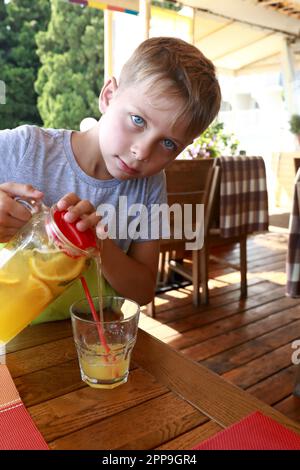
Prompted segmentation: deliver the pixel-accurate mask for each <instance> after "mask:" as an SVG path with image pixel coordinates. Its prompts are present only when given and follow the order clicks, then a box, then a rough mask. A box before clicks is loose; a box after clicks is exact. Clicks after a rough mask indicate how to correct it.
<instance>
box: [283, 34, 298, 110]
mask: <svg viewBox="0 0 300 470" xmlns="http://www.w3.org/2000/svg"><path fill="white" fill-rule="evenodd" d="M282 62H283V64H282V71H283V77H284V81H283V86H284V95H285V99H286V102H287V109H288V112H289V114H290V116H291V115H292V114H299V111H300V110H297V109H296V108H297V97H296V92H295V88H296V79H295V64H294V58H293V51H292V49H291V45H290V42H289V40H288V39H287V38H285V37H284V38H283V39H282Z"/></svg>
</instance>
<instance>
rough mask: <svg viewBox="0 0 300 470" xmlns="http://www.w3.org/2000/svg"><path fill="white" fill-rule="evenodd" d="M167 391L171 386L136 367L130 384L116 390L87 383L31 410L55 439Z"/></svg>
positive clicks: (36, 419) (45, 432)
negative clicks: (104, 388)
mask: <svg viewBox="0 0 300 470" xmlns="http://www.w3.org/2000/svg"><path fill="white" fill-rule="evenodd" d="M82 383H83V382H82ZM167 392H168V389H167V388H166V387H165V386H163V385H161V384H159V383H158V382H156V381H155V379H154V378H153V376H151V375H150V374H148V373H147V372H145V371H144V370H142V369H135V370H133V371H131V372H130V374H129V378H128V382H127V384H126V386H122V387H119V388H115V389H113V390H99V389H95V388H91V387H89V386H85V387H84V388H82V389H80V390H76V391H74V392H71V393H68V394H66V395H62V396H60V397H57V398H55V399H53V400H49V401H45V402H44V403H41V404H39V405H36V406H32V407H30V408H29V412H30V414H31V416H32V417H33V419H34V421H35V422H36V423H37V425H38V428H39V429H40V431H41V432H42V434H43V436H44V438H45V439H46V440H47V441H52V440H54V439H57V438H59V437H60V436H64V435H66V434H69V433H72V432H74V431H77V430H78V429H80V428H82V427H83V428H86V427H88V426H90V425H91V424H93V423H95V422H97V421H101V420H103V419H104V418H107V417H108V416H111V415H114V414H118V413H120V412H121V411H124V410H126V409H129V408H132V407H135V406H137V405H139V404H140V403H143V402H147V401H148V400H152V399H153V398H156V397H158V396H160V395H164V394H166V393H167Z"/></svg>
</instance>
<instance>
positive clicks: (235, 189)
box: [148, 156, 268, 315]
mask: <svg viewBox="0 0 300 470" xmlns="http://www.w3.org/2000/svg"><path fill="white" fill-rule="evenodd" d="M206 162H212V163H211V167H210V173H209V174H208V175H207V177H206V178H207V180H206V183H207V184H204V186H203V181H202V186H201V184H200V180H199V178H200V176H199V175H200V174H202V175H204V173H205V172H204V171H203V168H204V165H209V163H206ZM183 163H186V164H190V163H192V162H191V161H189V162H183ZM194 163H196V164H197V165H199V169H198V171H197V170H196V167H195V168H194V177H196V183H195V184H197V179H198V184H199V186H198V187H202V202H203V203H204V204H205V220H204V244H203V247H202V248H201V250H195V251H193V252H192V272H191V270H187V269H186V267H185V266H184V263H183V262H182V261H183V258H184V255H183V254H182V253H181V254H180V255H179V256H177V257H176V255H175V257H174V255H173V254H170V250H172V249H175V247H174V244H173V240H170V241H169V245H168V246H165V247H164V244H163V243H162V246H161V250H162V251H164V250H165V251H168V250H169V259H166V254H164V258H163V265H164V264H165V262H166V261H167V266H168V270H167V274H166V273H164V275H165V278H164V280H166V278H168V276H169V272H170V271H171V272H172V271H174V272H177V273H179V274H181V275H182V276H183V277H184V278H186V279H188V280H190V281H192V283H193V303H194V305H195V306H197V305H199V287H201V296H200V302H201V304H205V303H208V301H209V291H208V267H209V261H210V260H211V259H213V260H214V261H217V262H219V263H222V264H225V265H227V266H230V267H232V268H234V269H236V270H239V271H240V273H241V298H245V297H247V236H248V234H250V233H253V232H258V231H266V230H267V229H268V201H267V189H266V174H265V166H264V161H263V159H262V157H248V156H239V157H221V158H218V159H214V160H198V161H195V162H194ZM180 164H182V163H181V161H176V162H174V167H173V168H172V167H171V168H170V170H169V171H168V172H167V173H166V175H167V190H168V199H169V200H172V199H171V196H172V193H171V189H173V186H172V184H174V183H172V181H173V180H174V175H173V174H172V172H173V173H176V166H177V179H179V178H180V179H181V191H179V193H177V197H181V196H182V192H183V188H187V187H190V186H189V185H190V182H189V179H188V177H187V176H186V174H185V172H184V167H183V166H182V168H180ZM175 165H176V166H175ZM201 165H203V167H202V171H201ZM191 168H192V167H191ZM179 175H180V176H179ZM168 181H169V183H168ZM175 181H176V180H175ZM185 181H187V183H185ZM176 184H177V185H178V184H179V183H176ZM176 187H177V188H179V186H175V188H176ZM233 243H239V245H240V263H239V264H238V265H236V264H231V263H228V262H225V261H224V260H222V259H220V258H217V257H216V256H213V255H211V254H210V252H211V249H212V248H213V247H216V246H219V245H225V244H226V245H227V244H233ZM172 244H173V245H172ZM181 250H182V246H181ZM177 251H178V247H177ZM160 272H162V271H160ZM148 313H149V314H150V315H151V314H152V315H154V313H155V311H154V304H153V303H152V307H151V308H150V307H149V308H148Z"/></svg>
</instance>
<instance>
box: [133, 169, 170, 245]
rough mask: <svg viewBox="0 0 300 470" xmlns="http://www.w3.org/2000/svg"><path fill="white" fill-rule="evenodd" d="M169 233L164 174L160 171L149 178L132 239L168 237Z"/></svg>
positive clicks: (147, 239) (139, 240)
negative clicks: (143, 202)
mask: <svg viewBox="0 0 300 470" xmlns="http://www.w3.org/2000/svg"><path fill="white" fill-rule="evenodd" d="M169 233H170V228H169V218H168V206H167V190H166V175H165V172H164V171H161V172H160V173H158V174H157V175H154V176H152V177H150V178H149V180H148V186H147V196H146V201H145V204H144V205H143V206H142V207H141V213H140V218H139V224H138V226H137V228H136V233H135V236H134V237H133V241H136V242H144V241H149V240H158V239H160V238H168V236H169Z"/></svg>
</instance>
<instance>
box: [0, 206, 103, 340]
mask: <svg viewBox="0 0 300 470" xmlns="http://www.w3.org/2000/svg"><path fill="white" fill-rule="evenodd" d="M18 202H20V203H22V204H24V205H25V206H26V207H27V208H28V209H29V210H30V211H31V213H32V217H31V219H30V221H29V222H28V223H27V224H26V225H24V227H23V228H22V229H21V230H20V231H19V232H18V233H17V234H16V235H15V236H14V237H13V238H12V239H11V240H10V241H9V242H8V243H7V244H6V245H5V247H4V248H2V250H0V346H1V345H4V344H6V343H7V342H8V341H10V340H11V339H12V338H13V337H14V336H16V335H17V334H18V333H19V332H20V331H21V330H22V329H23V328H25V326H27V325H28V324H29V323H30V322H31V321H32V320H33V319H34V318H35V317H37V316H38V315H39V313H40V312H42V311H43V310H44V308H45V307H46V306H47V305H48V304H49V303H51V302H52V301H53V300H54V299H55V298H56V297H58V296H59V295H60V294H61V293H62V292H63V291H64V290H65V289H67V288H68V287H69V285H70V284H71V283H72V282H73V281H74V280H75V279H77V278H78V277H79V276H80V275H81V273H82V272H83V271H84V270H85V268H86V267H87V266H88V264H89V260H90V258H91V256H93V255H94V254H95V251H96V248H97V243H96V236H95V233H94V232H93V230H91V229H88V230H86V231H85V232H79V231H78V230H77V229H76V227H75V223H76V222H73V223H68V222H66V221H65V220H64V218H63V216H64V214H65V212H66V211H59V210H58V209H57V208H56V206H55V205H54V206H52V207H51V208H50V209H49V208H47V207H46V206H44V205H43V204H42V205H35V204H34V202H32V201H31V202H28V201H24V200H19V201H18Z"/></svg>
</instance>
